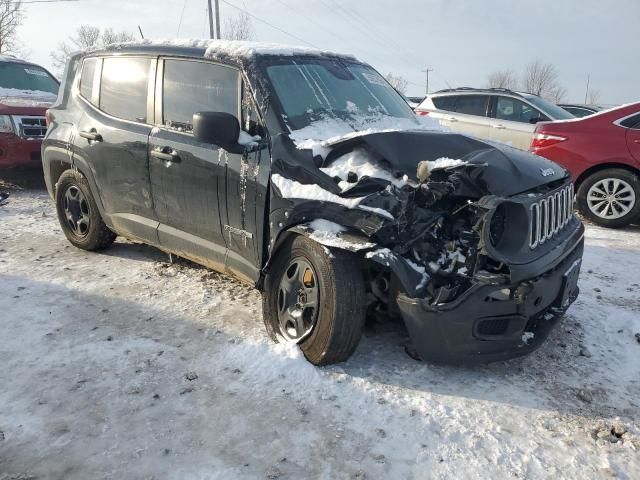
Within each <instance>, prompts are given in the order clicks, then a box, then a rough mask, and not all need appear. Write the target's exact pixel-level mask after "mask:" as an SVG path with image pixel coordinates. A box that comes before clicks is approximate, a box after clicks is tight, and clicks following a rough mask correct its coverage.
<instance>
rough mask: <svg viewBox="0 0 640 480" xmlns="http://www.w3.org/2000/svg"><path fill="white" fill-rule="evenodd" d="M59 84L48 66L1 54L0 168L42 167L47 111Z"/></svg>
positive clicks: (55, 95) (54, 97)
mask: <svg viewBox="0 0 640 480" xmlns="http://www.w3.org/2000/svg"><path fill="white" fill-rule="evenodd" d="M58 86H59V84H58V81H57V80H56V79H55V78H54V77H53V75H51V74H50V73H49V72H48V71H47V70H45V69H44V68H42V67H40V66H38V65H35V64H33V63H29V62H25V61H24V60H20V59H17V58H15V57H13V56H10V55H0V168H4V167H18V166H27V167H28V166H34V167H42V161H41V157H40V146H41V145H42V139H43V138H44V135H45V133H46V132H47V125H46V122H45V112H46V110H47V108H49V107H50V106H51V104H52V103H53V102H54V101H55V99H56V97H57V94H58Z"/></svg>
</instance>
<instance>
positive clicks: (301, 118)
mask: <svg viewBox="0 0 640 480" xmlns="http://www.w3.org/2000/svg"><path fill="white" fill-rule="evenodd" d="M266 71H267V76H268V77H269V80H270V81H271V84H272V85H273V89H274V91H275V94H276V96H277V97H278V100H279V102H280V106H281V107H282V110H283V113H284V115H285V120H286V123H287V124H288V126H289V128H290V129H291V130H299V129H302V128H304V127H307V126H309V125H311V124H312V123H314V122H317V121H326V120H331V119H339V120H342V121H344V122H347V123H348V124H349V125H350V126H351V128H353V130H356V131H358V130H363V129H365V128H368V127H369V126H371V125H372V124H373V123H377V122H379V121H380V120H387V121H388V120H391V119H393V118H398V119H403V120H404V121H405V122H406V121H407V120H409V121H412V122H415V123H416V125H418V124H419V123H418V121H417V120H416V118H415V114H414V113H413V111H412V110H411V108H409V106H408V105H407V102H405V100H404V99H403V98H402V97H401V96H400V94H398V92H396V91H395V90H394V89H393V88H392V87H391V86H390V85H389V84H388V83H387V82H386V81H385V79H384V78H383V77H382V76H381V75H380V74H379V73H378V72H376V71H375V70H374V69H372V68H371V67H368V66H366V65H362V64H357V63H351V62H344V61H340V60H333V59H322V58H318V59H317V58H309V59H290V60H280V61H279V63H277V64H271V65H269V66H267V68H266Z"/></svg>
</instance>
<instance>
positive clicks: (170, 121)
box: [162, 60, 240, 132]
mask: <svg viewBox="0 0 640 480" xmlns="http://www.w3.org/2000/svg"><path fill="white" fill-rule="evenodd" d="M239 76H240V73H239V72H238V70H236V69H235V68H232V67H227V66H224V65H216V64H213V63H206V62H196V61H190V60H165V62H164V82H163V84H164V87H163V93H162V106H163V107H162V108H163V114H162V116H163V124H164V125H165V126H167V127H169V128H174V129H177V130H181V131H185V132H191V131H192V130H193V124H192V122H193V120H192V119H193V114H194V113H196V112H225V113H230V114H232V115H234V116H236V117H237V116H238V101H239V96H240V95H239V87H238V85H239Z"/></svg>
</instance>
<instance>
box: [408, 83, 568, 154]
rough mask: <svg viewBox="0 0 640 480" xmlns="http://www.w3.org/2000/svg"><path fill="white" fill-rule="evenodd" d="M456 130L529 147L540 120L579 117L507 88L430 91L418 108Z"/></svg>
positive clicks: (529, 95)
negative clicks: (431, 92)
mask: <svg viewBox="0 0 640 480" xmlns="http://www.w3.org/2000/svg"><path fill="white" fill-rule="evenodd" d="M415 111H416V114H418V115H429V116H430V117H432V118H434V119H436V120H439V121H440V123H441V124H442V125H444V126H446V127H448V128H450V129H451V130H453V131H455V132H460V133H465V134H468V135H473V136H476V137H480V138H485V139H488V140H495V141H498V142H502V143H506V144H509V145H511V146H513V147H516V148H520V149H522V150H528V149H529V146H530V145H531V140H532V138H533V132H534V130H535V128H536V123H538V122H547V121H550V120H567V119H571V118H575V117H574V116H573V115H572V114H571V113H569V112H567V111H566V110H564V109H562V108H560V107H558V106H557V105H554V104H553V103H550V102H547V101H546V100H544V99H542V98H541V97H539V96H538V95H534V94H531V93H520V92H514V91H512V90H507V89H504V88H490V89H475V88H456V89H449V90H442V91H440V92H436V93H433V94H431V95H429V96H428V97H427V98H425V99H424V101H423V102H422V103H421V104H420V105H419V106H418V107H417V108H416V109H415Z"/></svg>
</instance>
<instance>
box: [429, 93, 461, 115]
mask: <svg viewBox="0 0 640 480" xmlns="http://www.w3.org/2000/svg"><path fill="white" fill-rule="evenodd" d="M457 99H458V97H457V96H455V95H447V96H445V97H435V98H432V99H431V101H432V102H433V104H434V105H435V106H436V108H437V109H438V110H446V111H447V112H455V111H456V100H457Z"/></svg>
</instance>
